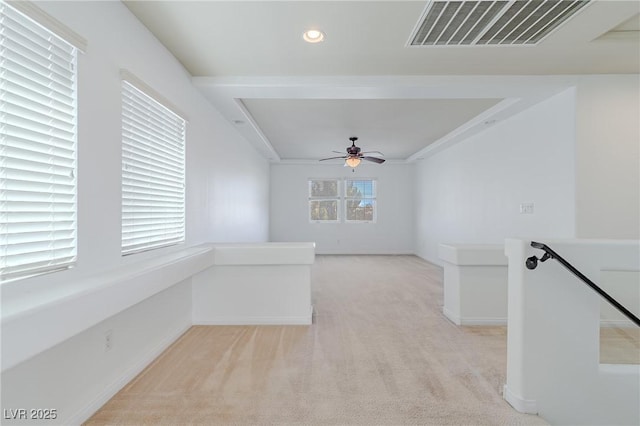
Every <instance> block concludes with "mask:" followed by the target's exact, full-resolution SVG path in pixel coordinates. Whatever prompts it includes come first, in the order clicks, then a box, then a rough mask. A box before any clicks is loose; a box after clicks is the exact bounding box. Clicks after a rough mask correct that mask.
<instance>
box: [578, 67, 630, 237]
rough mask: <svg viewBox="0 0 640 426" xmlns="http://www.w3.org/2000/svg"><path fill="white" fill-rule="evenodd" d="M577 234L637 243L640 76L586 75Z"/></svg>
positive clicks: (580, 111) (580, 130)
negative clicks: (628, 239) (628, 240)
mask: <svg viewBox="0 0 640 426" xmlns="http://www.w3.org/2000/svg"><path fill="white" fill-rule="evenodd" d="M576 124H577V127H576V129H577V131H576V234H577V236H578V237H581V238H630V239H638V238H640V76H638V75H637V74H636V75H602V76H584V77H581V78H580V80H579V82H578V90H577V106H576Z"/></svg>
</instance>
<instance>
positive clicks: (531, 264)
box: [525, 241, 640, 327]
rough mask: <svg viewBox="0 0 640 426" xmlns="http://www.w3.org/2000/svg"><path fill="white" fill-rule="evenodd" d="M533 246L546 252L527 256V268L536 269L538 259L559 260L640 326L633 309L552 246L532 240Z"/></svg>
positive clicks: (544, 260)
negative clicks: (602, 287)
mask: <svg viewBox="0 0 640 426" xmlns="http://www.w3.org/2000/svg"><path fill="white" fill-rule="evenodd" d="M531 247H533V248H537V249H540V250H544V254H543V255H542V257H540V258H538V257H536V256H531V257H529V258H527V260H526V262H525V264H526V266H527V269H536V267H537V266H538V261H540V262H546V261H547V260H549V259H555V260H557V261H558V262H560V264H561V265H562V266H564V267H565V268H566V269H567V270H569V272H571V273H572V274H573V275H575V276H576V277H578V278H580V280H582V281H583V282H584V283H585V284H587V285H588V286H589V287H591V288H592V289H593V290H595V292H596V293H598V294H599V295H600V296H602V297H603V298H605V299H606V300H607V302H609V303H611V305H613V306H614V307H615V308H616V309H617V310H619V311H620V312H621V313H622V314H623V315H624V316H626V317H627V318H629V319H630V320H631V321H633V322H634V323H635V324H636V325H637V326H638V327H640V319H639V318H638V317H637V316H635V315H634V314H633V313H632V312H631V311H629V310H628V309H627V308H625V307H624V306H622V305H621V304H620V303H619V302H618V301H617V300H616V299H614V298H613V297H611V295H609V294H608V293H607V292H606V291H604V290H603V289H601V288H600V287H598V286H597V285H596V283H594V282H593V281H591V280H590V279H589V278H587V277H586V276H585V275H584V274H583V273H582V272H580V271H578V270H577V269H576V268H575V267H574V266H573V265H571V264H570V263H569V262H567V261H566V260H565V259H564V258H563V257H562V256H560V255H559V254H558V253H556V252H555V251H553V250H552V249H551V248H549V246H547V245H546V244H543V243H538V242H535V241H531Z"/></svg>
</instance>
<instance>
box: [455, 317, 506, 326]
mask: <svg viewBox="0 0 640 426" xmlns="http://www.w3.org/2000/svg"><path fill="white" fill-rule="evenodd" d="M460 325H507V319H506V318H461V319H460Z"/></svg>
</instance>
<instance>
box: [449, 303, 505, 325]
mask: <svg viewBox="0 0 640 426" xmlns="http://www.w3.org/2000/svg"><path fill="white" fill-rule="evenodd" d="M442 313H443V314H444V316H445V317H447V319H448V320H449V321H451V322H452V323H454V324H455V325H461V326H470V325H487V326H488V325H507V318H506V317H505V318H468V317H467V318H463V317H459V316H457V315H454V314H453V312H451V311H450V310H449V309H447V308H446V307H444V306H443V307H442Z"/></svg>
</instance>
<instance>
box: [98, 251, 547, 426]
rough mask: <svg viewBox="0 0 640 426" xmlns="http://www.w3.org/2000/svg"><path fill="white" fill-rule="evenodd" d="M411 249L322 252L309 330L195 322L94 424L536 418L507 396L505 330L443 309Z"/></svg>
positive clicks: (438, 287)
mask: <svg viewBox="0 0 640 426" xmlns="http://www.w3.org/2000/svg"><path fill="white" fill-rule="evenodd" d="M441 280H442V270H441V269H440V268H438V267H436V266H433V265H431V264H429V263H427V262H425V261H423V260H421V259H419V258H417V257H414V256H317V258H316V264H315V265H314V267H313V286H312V287H313V304H314V308H315V314H314V324H313V325H312V326H219V327H218V326H196V327H192V328H191V329H190V330H189V331H187V333H185V334H184V335H183V336H182V337H181V338H180V339H179V340H178V341H177V342H176V343H174V344H173V345H172V346H171V347H170V348H169V349H168V350H167V351H165V352H164V353H163V354H162V355H161V356H160V357H159V358H158V359H157V360H156V361H155V362H154V363H153V364H152V365H150V366H149V367H148V368H147V369H146V370H145V371H144V372H143V373H141V374H140V375H139V376H138V377H137V378H136V379H134V380H133V381H132V382H131V383H129V384H128V385H127V386H126V387H125V388H124V389H123V390H122V391H120V392H119V393H118V394H117V395H116V396H115V397H114V398H113V399H112V400H111V401H109V402H108V403H107V404H106V405H105V406H104V407H102V409H100V410H99V411H98V412H97V413H96V414H95V415H94V416H93V417H92V418H91V419H90V420H89V421H88V422H87V424H89V425H101V424H110V425H118V424H126V425H130V424H153V425H159V424H166V425H185V424H235V425H244V424H251V425H539V424H546V422H545V421H544V420H542V419H541V418H538V417H536V416H531V415H525V414H520V413H518V412H516V411H515V410H514V409H512V408H511V407H510V406H509V405H508V404H507V403H506V402H505V401H504V400H503V399H502V396H501V388H502V385H503V384H504V381H505V371H506V365H505V363H506V329H505V328H504V327H457V326H455V325H453V324H452V323H450V322H449V321H447V320H446V319H445V318H444V316H443V315H442V313H441V312H442V282H441Z"/></svg>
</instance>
